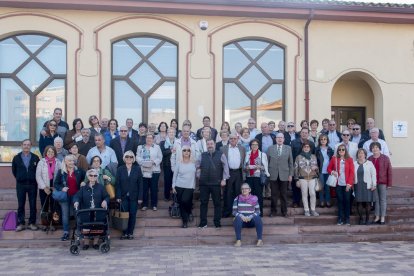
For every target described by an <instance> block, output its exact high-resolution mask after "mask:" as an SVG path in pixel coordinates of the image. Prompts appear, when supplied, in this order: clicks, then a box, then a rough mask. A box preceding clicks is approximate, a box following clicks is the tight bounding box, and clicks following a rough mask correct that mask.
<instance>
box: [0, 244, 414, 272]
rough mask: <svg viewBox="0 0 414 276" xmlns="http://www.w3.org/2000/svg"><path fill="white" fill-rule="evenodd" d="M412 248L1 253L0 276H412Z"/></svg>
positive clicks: (334, 246) (119, 249)
mask: <svg viewBox="0 0 414 276" xmlns="http://www.w3.org/2000/svg"><path fill="white" fill-rule="evenodd" d="M413 256H414V243H413V242H381V243H365V242H360V243H331V244H279V245H265V246H264V247H262V248H256V247H254V246H250V245H246V246H242V247H241V248H234V247H232V246H197V247H171V246H170V247H163V246H153V247H140V248H131V247H128V248H123V247H119V246H114V247H112V248H111V251H110V252H109V253H108V254H105V255H103V254H101V253H100V252H99V251H97V250H93V249H92V248H90V249H89V250H87V251H81V253H80V255H79V256H72V255H71V254H70V253H69V249H62V248H19V249H15V248H1V249H0V267H1V268H2V269H1V270H0V275H71V276H73V275H149V276H164V275H168V276H169V275H180V276H181V275H200V276H205V275H206V276H212V275H246V276H247V275H260V276H262V275H335V276H338V275H344V276H345V275H346V276H349V275H370V276H372V275H387V276H389V275H407V276H408V275H413V274H414V261H413V259H414V258H413Z"/></svg>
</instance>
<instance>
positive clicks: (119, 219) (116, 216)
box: [111, 203, 129, 231]
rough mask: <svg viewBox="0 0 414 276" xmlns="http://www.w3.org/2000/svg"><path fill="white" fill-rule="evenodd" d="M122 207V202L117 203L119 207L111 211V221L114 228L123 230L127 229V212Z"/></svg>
mask: <svg viewBox="0 0 414 276" xmlns="http://www.w3.org/2000/svg"><path fill="white" fill-rule="evenodd" d="M122 209H123V208H122V204H121V203H119V209H118V210H117V209H114V210H113V212H112V215H111V221H112V227H113V228H114V229H117V230H120V231H125V230H127V229H128V220H129V212H125V211H123V210H122Z"/></svg>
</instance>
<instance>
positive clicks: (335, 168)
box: [328, 145, 355, 225]
mask: <svg viewBox="0 0 414 276" xmlns="http://www.w3.org/2000/svg"><path fill="white" fill-rule="evenodd" d="M328 174H332V175H334V176H336V177H337V185H336V198H337V200H338V223H337V224H338V225H343V224H344V223H345V224H346V225H351V222H350V220H349V215H350V211H351V193H352V186H353V185H354V179H355V170H354V160H352V158H351V157H350V156H349V154H348V152H347V150H346V147H345V146H344V145H341V146H339V147H338V151H337V153H336V155H334V156H333V157H332V159H331V161H330V162H329V165H328Z"/></svg>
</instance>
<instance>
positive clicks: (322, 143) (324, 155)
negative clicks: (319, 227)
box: [315, 134, 334, 208]
mask: <svg viewBox="0 0 414 276" xmlns="http://www.w3.org/2000/svg"><path fill="white" fill-rule="evenodd" d="M328 145H329V138H328V135H326V134H321V135H319V141H318V147H317V148H316V150H315V155H316V159H317V160H318V168H319V181H321V183H322V185H323V188H322V190H321V191H319V207H321V208H325V206H326V207H327V208H331V206H332V205H331V187H329V186H328V185H326V181H327V180H328V177H329V174H328V165H329V161H330V160H331V158H332V156H333V155H334V151H333V149H332V148H331V147H329V146H328ZM325 204H326V205H325Z"/></svg>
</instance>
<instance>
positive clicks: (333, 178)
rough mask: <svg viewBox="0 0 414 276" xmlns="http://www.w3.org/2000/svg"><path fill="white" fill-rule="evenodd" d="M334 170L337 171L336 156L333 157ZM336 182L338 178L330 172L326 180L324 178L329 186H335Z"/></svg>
mask: <svg viewBox="0 0 414 276" xmlns="http://www.w3.org/2000/svg"><path fill="white" fill-rule="evenodd" d="M335 171H336V172H338V162H337V160H336V158H335ZM336 183H338V178H337V177H336V176H335V175H333V174H332V173H331V175H329V177H328V180H326V185H328V186H329V187H333V188H335V187H336Z"/></svg>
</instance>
